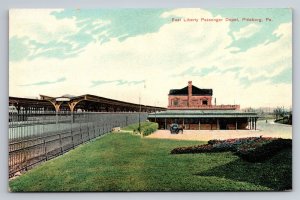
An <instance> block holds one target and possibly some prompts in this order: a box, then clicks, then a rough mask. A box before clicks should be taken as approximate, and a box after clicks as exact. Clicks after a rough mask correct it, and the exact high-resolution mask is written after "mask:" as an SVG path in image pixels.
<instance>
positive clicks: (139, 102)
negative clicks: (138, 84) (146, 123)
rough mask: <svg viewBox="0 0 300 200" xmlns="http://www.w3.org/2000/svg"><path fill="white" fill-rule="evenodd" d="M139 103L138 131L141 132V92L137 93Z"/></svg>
mask: <svg viewBox="0 0 300 200" xmlns="http://www.w3.org/2000/svg"><path fill="white" fill-rule="evenodd" d="M139 104H140V109H139V133H140V134H141V112H142V105H141V93H140V95H139Z"/></svg>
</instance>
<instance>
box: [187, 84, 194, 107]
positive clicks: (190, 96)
mask: <svg viewBox="0 0 300 200" xmlns="http://www.w3.org/2000/svg"><path fill="white" fill-rule="evenodd" d="M192 86H193V85H192V81H189V82H188V107H190V106H191V102H192Z"/></svg>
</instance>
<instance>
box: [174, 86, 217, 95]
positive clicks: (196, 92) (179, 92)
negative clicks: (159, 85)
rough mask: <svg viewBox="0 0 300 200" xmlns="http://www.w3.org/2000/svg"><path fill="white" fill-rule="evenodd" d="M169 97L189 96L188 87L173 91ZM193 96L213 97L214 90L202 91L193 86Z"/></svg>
mask: <svg viewBox="0 0 300 200" xmlns="http://www.w3.org/2000/svg"><path fill="white" fill-rule="evenodd" d="M169 95H179V96H180V95H188V86H186V87H184V88H182V89H171V90H170V92H169ZM192 95H193V96H204V95H205V96H212V95H213V90H212V89H200V88H198V87H196V86H192Z"/></svg>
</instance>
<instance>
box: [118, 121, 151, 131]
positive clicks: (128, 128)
mask: <svg viewBox="0 0 300 200" xmlns="http://www.w3.org/2000/svg"><path fill="white" fill-rule="evenodd" d="M153 123H154V122H141V131H143V130H144V129H145V128H147V127H148V126H150V125H151V124H153ZM138 128H139V123H135V124H131V125H129V126H126V127H124V128H122V130H124V131H133V130H135V131H138Z"/></svg>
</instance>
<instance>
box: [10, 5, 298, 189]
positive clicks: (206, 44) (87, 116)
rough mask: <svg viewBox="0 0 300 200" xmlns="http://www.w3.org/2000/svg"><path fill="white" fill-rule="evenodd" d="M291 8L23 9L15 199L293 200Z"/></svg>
mask: <svg viewBox="0 0 300 200" xmlns="http://www.w3.org/2000/svg"><path fill="white" fill-rule="evenodd" d="M292 69H293V67H292V10H291V9H289V8H286V9H285V8H232V9H229V8H224V9H219V8H218V9H214V8H210V9H207V8H206V9H203V8H169V9H168V8H160V9H157V8H155V9H154V8H153V9H142V8H138V9H137V8H135V9H129V8H128V9H11V10H10V11H9V121H8V124H9V130H8V134H9V141H8V146H9V153H8V154H9V155H8V157H9V158H8V164H9V171H8V174H9V180H8V182H9V191H10V192H220V191H233V192H240V191H291V190H292V111H293V108H292Z"/></svg>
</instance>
